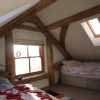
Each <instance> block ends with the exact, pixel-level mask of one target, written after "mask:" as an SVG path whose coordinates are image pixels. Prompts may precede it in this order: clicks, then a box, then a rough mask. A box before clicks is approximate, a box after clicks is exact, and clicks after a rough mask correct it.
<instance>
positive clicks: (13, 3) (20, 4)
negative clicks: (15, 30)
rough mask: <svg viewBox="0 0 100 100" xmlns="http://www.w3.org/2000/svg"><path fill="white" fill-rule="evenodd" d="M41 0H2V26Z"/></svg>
mask: <svg viewBox="0 0 100 100" xmlns="http://www.w3.org/2000/svg"><path fill="white" fill-rule="evenodd" d="M39 1H40V0H1V1H0V27H1V26H3V25H4V24H6V23H7V22H9V21H11V20H12V19H14V18H15V17H17V16H18V15H20V14H21V13H23V12H25V11H26V10H27V9H29V8H31V7H32V6H33V5H35V4H36V3H38V2H39Z"/></svg>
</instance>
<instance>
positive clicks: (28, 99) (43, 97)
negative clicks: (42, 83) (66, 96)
mask: <svg viewBox="0 0 100 100" xmlns="http://www.w3.org/2000/svg"><path fill="white" fill-rule="evenodd" d="M0 100H59V99H57V98H55V97H53V96H51V95H49V94H47V93H46V92H45V91H43V90H40V89H38V88H37V87H34V86H32V85H30V84H21V85H17V86H13V85H12V84H11V83H10V82H9V80H8V79H7V78H4V77H2V76H0Z"/></svg>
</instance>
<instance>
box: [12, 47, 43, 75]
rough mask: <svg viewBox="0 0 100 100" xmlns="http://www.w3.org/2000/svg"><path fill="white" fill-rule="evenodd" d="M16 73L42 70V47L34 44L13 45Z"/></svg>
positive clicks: (30, 72)
mask: <svg viewBox="0 0 100 100" xmlns="http://www.w3.org/2000/svg"><path fill="white" fill-rule="evenodd" d="M14 58H15V72H16V75H17V76H18V75H23V76H25V75H29V74H38V73H41V72H43V47H42V46H34V45H14Z"/></svg>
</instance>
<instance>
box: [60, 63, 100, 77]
mask: <svg viewBox="0 0 100 100" xmlns="http://www.w3.org/2000/svg"><path fill="white" fill-rule="evenodd" d="M61 74H68V75H72V74H73V75H79V76H91V77H99V78H100V63H97V62H86V63H81V64H80V65H75V66H68V65H67V66H66V64H64V65H63V66H62V67H61Z"/></svg>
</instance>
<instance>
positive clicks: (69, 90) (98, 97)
mask: <svg viewBox="0 0 100 100" xmlns="http://www.w3.org/2000/svg"><path fill="white" fill-rule="evenodd" d="M44 90H53V91H55V92H57V93H60V94H62V95H65V96H69V97H73V98H75V100H100V91H95V90H89V89H84V88H79V87H75V86H68V85H62V84H58V85H54V86H51V87H46V88H44Z"/></svg>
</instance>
